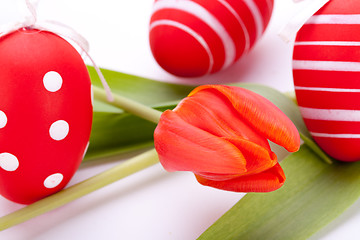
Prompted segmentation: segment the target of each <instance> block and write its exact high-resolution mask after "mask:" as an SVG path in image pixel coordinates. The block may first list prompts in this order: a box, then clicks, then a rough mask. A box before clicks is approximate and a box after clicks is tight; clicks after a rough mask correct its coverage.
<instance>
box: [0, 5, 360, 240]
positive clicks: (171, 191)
mask: <svg viewBox="0 0 360 240" xmlns="http://www.w3.org/2000/svg"><path fill="white" fill-rule="evenodd" d="M18 2H22V1H18ZM152 3H153V0H137V1H131V0H129V1H124V0H122V1H119V0H102V1H99V0H98V1H94V0H75V1H74V0H51V1H44V0H43V1H41V2H40V5H39V9H38V14H39V17H40V18H41V19H52V20H57V21H60V22H63V23H65V24H67V25H70V26H72V27H73V28H74V29H76V30H77V31H78V32H79V33H81V34H82V35H83V36H84V37H86V38H87V39H88V41H89V42H90V45H91V50H90V54H91V56H92V57H93V58H94V60H95V61H96V62H97V64H98V65H99V66H101V67H105V68H110V69H113V70H117V71H122V72H125V73H130V74H136V75H140V76H145V77H149V78H154V79H158V80H161V81H173V82H181V83H191V82H194V81H197V82H198V83H199V81H201V83H218V82H234V81H243V82H257V83H263V84H266V85H269V86H273V87H275V88H277V89H279V90H281V91H288V90H292V89H293V85H292V78H291V53H292V46H291V44H286V43H284V42H282V40H280V38H279V37H278V36H277V32H278V30H279V29H280V27H282V25H283V24H284V23H285V22H286V21H288V20H289V19H290V18H291V16H292V15H293V14H294V13H296V11H297V10H300V9H301V7H302V6H303V5H304V3H300V4H297V5H296V6H295V5H294V4H293V3H292V1H291V0H277V1H276V4H275V11H274V15H273V18H272V21H271V23H270V26H269V28H268V30H267V32H266V34H265V35H264V37H263V38H262V39H261V40H260V42H259V43H258V44H257V45H256V47H255V48H254V49H253V50H252V51H251V52H250V54H249V55H248V56H246V57H244V58H243V59H242V60H240V61H239V62H238V63H237V64H235V65H233V66H232V67H230V68H228V69H226V70H225V71H223V72H220V73H217V74H214V75H211V76H208V77H204V78H201V79H196V80H194V79H192V80H184V79H179V78H176V77H174V76H171V75H169V74H167V73H166V72H164V71H163V70H162V69H161V68H160V67H159V66H158V65H157V64H156V62H155V61H154V60H153V58H152V56H151V53H150V50H149V46H148V36H147V33H148V21H149V17H150V14H151V6H152ZM0 4H1V5H0V24H4V23H8V22H11V21H14V20H16V19H19V17H20V16H21V14H20V13H19V11H18V6H17V5H16V1H13V0H0ZM117 160H120V159H117ZM117 163H118V161H112V162H108V163H106V164H98V163H87V164H83V165H82V166H81V167H80V169H79V171H78V172H77V173H76V175H75V176H74V178H73V180H72V182H71V184H73V183H76V182H79V181H81V180H83V179H85V178H88V177H90V176H92V175H94V174H96V173H99V172H101V171H103V170H105V169H108V168H110V167H111V166H114V165H116V164H117ZM241 196H242V195H241V194H238V193H231V192H224V191H220V190H216V189H211V188H206V187H202V186H200V185H199V184H198V183H197V182H196V180H195V178H194V177H193V175H192V174H191V173H166V172H165V171H164V170H162V168H161V166H160V165H155V166H153V167H151V168H149V169H146V170H144V171H141V172H139V173H136V174H134V175H133V176H130V177H128V178H126V179H124V180H122V181H119V182H116V183H114V184H112V185H110V186H108V187H106V188H103V189H101V190H99V191H97V192H94V193H92V194H90V195H88V196H85V197H83V198H81V199H79V200H76V201H74V202H72V203H70V204H68V205H66V206H63V207H61V208H59V209H56V210H54V211H52V212H49V213H47V214H44V215H42V216H39V217H37V218H35V219H32V220H30V221H28V222H26V223H23V224H20V225H18V226H15V227H13V228H11V229H8V230H5V231H3V232H0V239H5V240H22V239H26V240H32V239H39V240H40V239H44V240H45V239H46V240H48V239H51V240H57V239H59V240H60V239H61V240H63V239H87V240H92V239H110V240H111V239H130V240H132V239H137V240H138V239H158V240H162V239H176V240H184V239H195V238H196V237H198V236H199V235H200V234H201V233H202V232H203V231H204V230H206V229H207V228H208V227H209V226H210V225H211V224H212V223H213V222H214V221H216V220H217V219H218V218H219V217H220V216H221V215H222V214H224V213H225V212H226V211H227V210H228V209H229V208H230V207H231V206H232V205H233V204H235V203H236V202H237V201H238V200H239V199H240V198H241ZM21 207H22V205H18V204H15V203H12V202H10V201H8V200H6V199H3V198H1V197H0V215H5V214H7V213H10V212H12V211H15V210H16V209H19V208H21ZM359 209H360V202H359V201H358V202H357V203H356V204H354V205H353V206H352V207H351V209H350V210H348V211H347V212H345V213H344V214H343V215H342V216H341V217H339V218H338V219H336V220H335V221H334V222H333V223H331V224H330V225H329V226H327V227H326V228H325V229H323V230H321V231H320V232H319V233H317V234H316V235H314V236H313V237H312V238H311V239H313V240H314V239H327V240H328V239H330V240H331V239H342V240H344V239H345V240H346V239H358V236H360V228H359V227H358V226H359V224H360V223H359V222H360V212H359V211H360V210H359Z"/></svg>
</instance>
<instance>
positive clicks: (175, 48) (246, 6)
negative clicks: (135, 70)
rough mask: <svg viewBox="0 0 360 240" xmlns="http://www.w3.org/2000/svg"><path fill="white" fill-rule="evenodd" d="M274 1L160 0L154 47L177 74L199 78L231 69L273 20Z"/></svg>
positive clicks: (152, 24)
mask: <svg viewBox="0 0 360 240" xmlns="http://www.w3.org/2000/svg"><path fill="white" fill-rule="evenodd" d="M272 9H273V0H206V1H201V0H156V1H155V3H154V6H153V13H152V16H151V20H150V33H149V40H150V47H151V51H152V54H153V56H154V58H155V60H156V61H157V62H158V64H159V65H160V66H161V67H162V68H163V69H165V70H166V71H168V72H169V73H172V74H174V75H178V76H183V77H197V76H202V75H205V74H208V73H214V72H217V71H219V70H222V69H224V68H227V67H228V66H230V65H231V64H233V63H234V62H235V61H237V60H238V59H239V58H240V57H241V56H242V55H243V54H244V53H246V52H247V51H249V49H250V48H251V47H252V46H253V45H254V43H255V42H256V41H257V40H258V39H259V37H260V36H261V35H262V34H263V32H264V30H265V28H266V26H267V25H268V23H269V20H270V17H271V14H272Z"/></svg>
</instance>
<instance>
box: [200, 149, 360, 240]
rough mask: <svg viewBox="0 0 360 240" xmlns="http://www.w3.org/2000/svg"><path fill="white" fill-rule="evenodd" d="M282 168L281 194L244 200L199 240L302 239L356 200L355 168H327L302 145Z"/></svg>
mask: <svg viewBox="0 0 360 240" xmlns="http://www.w3.org/2000/svg"><path fill="white" fill-rule="evenodd" d="M281 166H282V167H283V169H284V172H285V173H286V176H287V179H286V181H285V184H284V186H283V187H282V188H280V189H279V190H277V191H275V192H271V193H266V194H261V193H260V194H258V193H257V194H255V193H252V194H247V195H246V196H245V197H244V198H242V199H241V200H240V201H239V202H238V203H237V204H236V205H235V206H234V207H233V208H232V209H230V210H229V211H228V212H227V213H226V214H225V215H224V216H222V217H221V218H220V219H219V220H218V221H217V222H215V223H214V224H213V225H212V226H211V227H210V228H209V229H208V230H207V231H205V232H204V233H203V234H202V235H201V236H200V237H199V240H205V239H206V240H212V239H214V240H215V239H216V240H217V239H222V240H227V239H251V240H254V239H267V240H271V239H274V240H282V239H286V240H291V239H296V240H297V239H307V238H308V237H310V236H311V235H312V234H314V233H315V232H316V231H318V230H319V229H321V228H322V227H324V226H325V225H327V224H328V223H330V222H331V221H332V220H334V219H335V218H336V217H337V216H339V215H340V214H341V213H342V212H343V211H345V210H346V209H347V208H348V207H350V206H351V205H352V204H353V203H354V202H355V201H356V200H357V199H358V198H359V196H360V188H359V184H360V175H359V171H360V162H356V163H341V162H336V163H334V164H332V165H329V164H326V163H323V162H322V161H320V159H319V156H318V155H316V154H314V152H312V151H311V150H310V149H309V148H308V147H307V145H303V146H302V147H301V149H300V151H298V152H297V153H293V154H291V155H290V156H289V157H287V158H286V159H285V160H284V161H283V162H282V163H281Z"/></svg>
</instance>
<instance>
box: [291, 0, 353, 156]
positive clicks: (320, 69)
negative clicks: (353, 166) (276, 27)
mask: <svg viewBox="0 0 360 240" xmlns="http://www.w3.org/2000/svg"><path fill="white" fill-rule="evenodd" d="M359 14H360V2H359V1H342V0H332V1H330V2H329V3H328V4H326V5H325V6H324V7H322V9H320V10H319V11H318V12H317V13H316V14H315V15H314V16H312V17H311V18H310V19H309V20H308V22H307V23H306V24H305V25H304V26H303V27H302V28H301V29H300V31H299V32H298V34H297V37H296V41H295V46H294V53H293V76H294V84H295V91H296V96H297V100H298V104H299V106H300V110H301V113H302V116H303V118H304V121H305V123H306V125H307V127H308V129H309V131H310V133H311V135H312V136H313V138H314V140H315V141H316V142H317V143H318V144H319V146H320V147H321V148H322V149H323V150H324V151H325V152H327V153H328V154H329V155H330V156H332V157H334V158H336V159H338V160H343V161H358V160H360V147H359V146H360V62H359V61H360V17H359Z"/></svg>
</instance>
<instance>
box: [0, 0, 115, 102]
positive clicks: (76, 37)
mask: <svg viewBox="0 0 360 240" xmlns="http://www.w3.org/2000/svg"><path fill="white" fill-rule="evenodd" d="M25 3H26V7H27V9H28V11H29V13H30V16H27V17H26V18H25V20H24V21H22V22H15V23H10V24H7V25H3V26H1V27H0V38H1V37H3V36H5V35H7V34H10V33H12V32H14V31H17V30H18V29H21V28H29V29H38V30H42V31H48V32H52V33H55V34H57V35H59V36H61V37H64V38H67V39H69V40H71V41H73V42H74V43H75V44H76V45H77V46H78V47H79V48H80V49H81V51H82V52H83V53H85V54H86V56H87V57H88V58H89V60H90V61H91V63H92V64H93V67H94V68H95V71H96V73H97V74H98V76H99V78H100V80H101V83H102V85H103V87H104V89H105V92H106V96H107V100H108V101H110V102H112V101H113V100H114V98H113V96H112V93H111V89H110V87H109V85H108V84H107V82H106V80H105V77H104V75H103V74H102V73H101V70H100V68H99V67H98V66H97V65H96V63H95V61H94V60H93V59H92V58H91V56H90V54H89V43H88V41H87V40H86V39H85V38H84V37H83V36H81V35H80V34H79V33H78V32H76V31H75V30H74V29H72V28H71V27H69V26H67V25H65V24H62V23H60V22H56V21H51V20H46V21H41V22H39V21H38V19H37V12H36V8H37V5H38V0H34V1H30V0H25Z"/></svg>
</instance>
